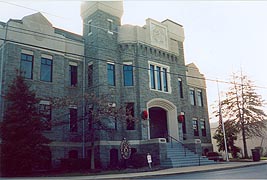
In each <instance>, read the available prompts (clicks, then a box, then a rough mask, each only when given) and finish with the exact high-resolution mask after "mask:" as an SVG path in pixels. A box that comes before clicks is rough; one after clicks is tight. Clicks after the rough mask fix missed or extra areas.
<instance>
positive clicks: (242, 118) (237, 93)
mask: <svg viewBox="0 0 267 180" xmlns="http://www.w3.org/2000/svg"><path fill="white" fill-rule="evenodd" d="M238 80H239V83H238ZM231 84H232V86H231V87H230V88H229V90H228V92H226V96H225V98H224V99H223V100H222V101H221V112H222V116H223V117H224V119H227V120H228V121H230V122H231V124H232V127H233V126H234V127H235V128H236V129H237V132H239V133H241V134H242V139H243V146H244V158H248V152H247V144H246V139H247V138H250V137H254V136H261V134H262V133H263V132H264V130H266V125H265V123H264V121H265V120H266V117H267V115H266V114H265V113H264V111H263V110H262V108H263V106H264V100H262V98H261V96H260V95H258V94H257V92H256V90H255V86H254V85H253V83H252V81H251V80H249V79H248V77H247V76H244V75H242V74H241V76H237V75H235V74H233V82H232V83H231Z"/></svg>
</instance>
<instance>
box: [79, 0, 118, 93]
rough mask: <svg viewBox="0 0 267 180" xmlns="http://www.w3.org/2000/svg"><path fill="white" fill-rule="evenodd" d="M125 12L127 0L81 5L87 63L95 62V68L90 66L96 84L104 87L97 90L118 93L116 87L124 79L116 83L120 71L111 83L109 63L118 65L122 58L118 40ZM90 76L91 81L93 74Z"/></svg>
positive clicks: (93, 83) (93, 84) (97, 91)
mask: <svg viewBox="0 0 267 180" xmlns="http://www.w3.org/2000/svg"><path fill="white" fill-rule="evenodd" d="M122 14H123V1H89V2H83V3H82V4H81V17H82V19H83V37H84V40H85V56H86V63H87V64H88V65H92V68H88V69H91V70H93V73H92V74H93V75H94V76H93V77H92V87H99V85H100V86H101V87H99V88H97V89H94V91H95V92H96V93H100V94H101V93H110V94H116V93H118V92H116V88H115V87H116V86H117V87H119V83H120V82H116V79H119V77H120V74H115V75H114V76H115V77H116V78H114V81H115V82H114V84H110V79H108V78H107V74H108V71H107V69H108V67H107V62H110V63H111V64H113V65H114V68H116V62H118V61H119V57H120V56H119V51H118V40H117V39H118V27H119V26H121V17H122ZM114 72H116V71H114ZM87 78H89V80H88V81H90V77H89V75H88V77H87ZM88 83H89V85H88V87H89V88H90V82H88ZM91 90H92V89H91ZM110 91H115V92H112V93H111V92H110Z"/></svg>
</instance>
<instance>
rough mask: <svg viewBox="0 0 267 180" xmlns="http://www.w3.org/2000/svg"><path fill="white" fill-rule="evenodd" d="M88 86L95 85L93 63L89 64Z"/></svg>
mask: <svg viewBox="0 0 267 180" xmlns="http://www.w3.org/2000/svg"><path fill="white" fill-rule="evenodd" d="M88 86H89V87H91V86H93V64H90V65H88Z"/></svg>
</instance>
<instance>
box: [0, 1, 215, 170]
mask: <svg viewBox="0 0 267 180" xmlns="http://www.w3.org/2000/svg"><path fill="white" fill-rule="evenodd" d="M95 3H99V4H98V6H96V4H95ZM109 3H115V5H114V4H113V5H114V6H108V4H109ZM117 3H118V2H105V3H102V2H94V3H92V2H90V3H88V4H87V3H83V4H82V13H81V14H82V18H83V22H84V28H83V35H82V36H80V35H76V34H73V33H70V32H67V31H64V30H61V29H57V28H54V27H52V25H51V24H50V23H49V22H48V20H47V19H46V18H45V17H43V16H42V15H41V14H40V13H36V14H33V15H30V16H27V17H24V18H23V19H22V20H10V21H9V22H7V23H1V24H0V25H1V26H3V30H2V29H1V30H0V31H2V32H1V33H0V34H1V36H2V35H3V37H1V38H3V39H6V42H3V41H0V45H1V46H0V47H1V49H0V55H1V56H0V58H1V63H0V68H1V69H2V71H1V76H0V77H1V89H2V92H1V96H2V95H4V94H5V93H6V91H7V88H8V85H9V84H10V83H11V82H12V80H13V78H14V77H15V76H16V69H18V70H19V69H20V68H21V66H20V64H21V54H22V53H23V52H26V53H27V52H29V53H30V54H31V55H32V56H33V57H34V63H33V68H32V73H33V78H32V79H26V81H27V83H29V85H30V87H31V88H32V89H33V90H35V91H36V94H37V96H38V97H39V98H40V99H42V100H49V98H51V97H64V96H77V95H79V96H81V97H82V96H83V95H84V93H94V94H96V95H98V96H100V95H107V94H108V95H109V96H108V100H109V101H110V102H112V103H115V104H116V105H120V104H126V103H133V104H134V117H135V118H137V119H139V121H138V123H135V127H134V129H133V130H127V128H126V123H120V122H118V124H117V129H116V130H114V131H112V135H111V134H110V132H105V131H98V132H97V133H96V138H97V139H96V141H95V149H94V150H95V159H96V161H97V162H98V163H99V164H101V166H102V167H103V168H106V167H109V166H110V164H111V163H112V162H111V159H112V157H111V150H112V149H116V150H117V151H115V152H118V160H120V159H121V157H120V142H121V140H122V139H123V138H126V139H127V140H128V141H129V143H130V145H131V147H132V148H134V149H135V150H136V152H137V153H143V154H146V153H147V152H150V153H151V154H152V157H153V161H154V163H155V164H160V162H161V161H162V160H164V159H166V146H167V143H168V142H167V143H166V141H165V138H166V139H167V141H170V138H173V139H176V140H178V141H180V142H182V143H184V144H187V145H188V146H192V145H193V146H194V144H195V139H197V140H198V139H199V140H200V141H201V146H202V150H203V151H204V150H205V149H207V150H208V151H212V144H211V137H210V136H211V135H210V127H209V117H208V105H207V94H206V86H205V79H204V76H203V75H202V74H200V72H199V70H198V69H197V67H196V66H195V65H194V64H190V65H185V59H184V50H183V49H184V47H183V39H184V35H183V27H182V26H181V25H179V24H177V23H175V22H172V21H171V20H166V21H163V22H157V21H155V20H151V19H148V20H147V24H146V25H145V26H144V27H138V26H131V25H121V22H120V19H121V15H122V4H120V3H119V4H117ZM116 8H117V9H116ZM29 23H31V27H36V28H29V26H28V24H29ZM19 28H21V29H22V30H21V31H23V32H28V33H29V34H30V35H27V34H26V33H21V32H15V31H14V29H19ZM38 28H39V29H40V28H41V29H42V32H41V33H40V32H39V31H37V30H38ZM109 28H111V29H109ZM30 29H36V31H35V30H33V31H31V30H30ZM176 30H177V31H176ZM5 31H7V33H6V35H5V33H4V32H5ZM152 33H155V34H152ZM157 33H160V35H158V34H157ZM42 55H45V56H49V57H52V61H53V66H52V67H53V68H52V82H44V81H41V80H40V65H41V62H40V59H41V57H42ZM108 63H111V64H113V65H114V67H115V86H110V85H109V84H108V78H107V76H108V70H107V64H108ZM73 64H74V65H75V66H77V77H78V78H77V80H78V81H77V85H76V86H71V83H70V69H69V68H70V65H73ZM125 64H130V65H131V66H132V67H133V85H132V86H125V85H124V78H125V77H124V70H123V66H124V65H125ZM90 65H92V67H93V73H92V77H93V79H92V85H88V80H89V79H88V73H90V72H88V66H90ZM150 65H153V66H155V67H161V68H162V69H161V73H163V72H164V71H163V70H164V69H167V73H166V74H165V75H166V76H165V77H163V76H162V74H161V75H160V77H161V80H159V79H158V81H156V83H157V85H159V81H162V82H161V83H162V84H161V85H162V88H163V89H162V90H158V89H157V88H155V89H153V88H151V81H152V80H151V69H150ZM155 73H157V72H156V71H155ZM191 76H192V77H196V78H195V79H197V80H195V79H194V78H192V77H191ZM190 77H191V78H190ZM164 78H165V79H164ZM155 79H157V77H155ZM179 80H180V81H181V82H182V86H181V89H179V83H178V82H179ZM164 82H165V83H166V84H165V86H163V84H164ZM164 88H165V89H164ZM165 90H166V91H165ZM181 90H182V97H181V93H180V91H181ZM190 90H193V91H194V99H195V102H196V104H195V105H192V104H191V103H190V94H189V92H190ZM199 92H201V93H200V96H201V97H199V98H198V96H197V95H198V93H199ZM199 100H201V101H202V102H198V101H199ZM74 105H75V107H76V108H77V112H78V117H84V113H85V111H86V110H85V109H86V107H84V104H83V102H82V100H78V101H77V103H76V104H74ZM1 107H2V108H1V109H2V112H1V118H2V117H3V112H4V107H5V102H4V100H3V99H1ZM145 110H146V111H147V112H149V113H151V116H150V118H149V119H148V120H143V119H142V118H141V114H142V112H143V111H145ZM161 110H162V112H164V114H162V115H160V116H162V119H157V118H156V119H157V120H158V122H162V123H163V124H164V125H162V126H164V128H166V130H165V131H166V132H165V134H163V133H161V134H159V136H158V137H151V134H152V131H153V133H154V134H157V133H160V131H163V130H162V129H161V128H160V127H157V128H155V127H154V126H152V124H153V125H155V126H161V124H159V123H157V122H154V121H155V119H154V121H153V118H152V114H154V116H155V115H156V114H157V113H158V112H161ZM181 113H184V117H185V119H184V120H185V121H184V127H183V125H182V123H179V122H178V116H179V115H180V114H181ZM51 114H52V124H53V125H52V128H51V130H49V131H45V132H44V134H45V135H46V136H47V137H49V138H50V139H51V140H52V143H51V144H50V149H51V155H52V157H51V159H52V163H53V166H54V167H56V166H57V165H58V162H59V160H60V159H61V158H68V157H69V153H70V151H73V150H74V151H76V152H77V153H78V158H89V157H90V150H91V142H90V141H89V137H88V134H89V132H88V131H89V130H88V129H89V127H88V126H89V125H88V121H87V120H86V119H84V118H78V119H80V120H79V121H78V126H77V127H78V128H77V132H70V119H69V116H70V114H69V107H61V108H60V109H52V113H51ZM192 120H196V121H197V128H198V135H194V130H193V124H192V123H193V121H192ZM200 121H202V122H204V126H203V124H200ZM202 128H203V129H204V130H203V131H205V134H203V133H202ZM183 129H184V130H183ZM183 131H184V132H183ZM185 131H186V132H185ZM168 136H169V137H168ZM170 136H171V137H170ZM162 139H164V140H162ZM205 151H206V150H205Z"/></svg>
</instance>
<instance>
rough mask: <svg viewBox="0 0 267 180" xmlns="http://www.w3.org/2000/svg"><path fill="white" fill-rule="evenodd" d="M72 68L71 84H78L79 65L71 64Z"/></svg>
mask: <svg viewBox="0 0 267 180" xmlns="http://www.w3.org/2000/svg"><path fill="white" fill-rule="evenodd" d="M69 68H70V85H71V86H77V83H78V71H77V69H78V67H77V66H73V65H69Z"/></svg>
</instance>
